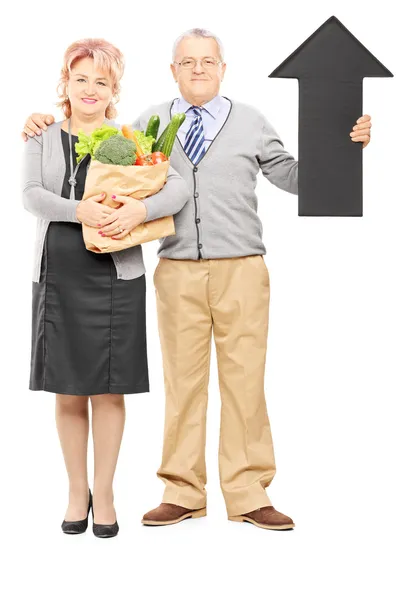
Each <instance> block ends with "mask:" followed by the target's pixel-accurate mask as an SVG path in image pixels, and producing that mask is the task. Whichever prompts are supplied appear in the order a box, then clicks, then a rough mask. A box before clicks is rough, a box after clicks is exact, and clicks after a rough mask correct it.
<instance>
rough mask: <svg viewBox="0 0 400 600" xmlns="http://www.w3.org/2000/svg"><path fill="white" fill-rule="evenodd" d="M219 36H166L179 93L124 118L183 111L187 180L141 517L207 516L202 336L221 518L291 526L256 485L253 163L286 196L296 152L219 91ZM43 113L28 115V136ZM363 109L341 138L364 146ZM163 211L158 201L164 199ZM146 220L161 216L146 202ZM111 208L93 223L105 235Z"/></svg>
mask: <svg viewBox="0 0 400 600" xmlns="http://www.w3.org/2000/svg"><path fill="white" fill-rule="evenodd" d="M225 69H226V64H225V63H224V61H223V51H222V47H221V44H220V42H219V40H218V38H216V37H215V36H214V35H213V34H211V33H209V32H207V31H204V30H200V29H194V30H190V31H188V32H186V33H185V34H183V35H182V36H181V37H180V38H178V40H177V42H176V43H175V45H174V50H173V63H172V64H171V70H172V74H173V76H174V79H175V81H176V82H177V83H178V86H179V90H180V93H181V97H180V98H177V99H175V100H174V101H173V102H167V103H164V104H161V105H159V106H153V107H151V108H150V109H149V110H147V111H146V112H145V113H143V114H142V115H141V117H140V118H139V119H138V120H137V121H136V122H135V123H134V128H137V129H142V130H143V129H145V128H146V125H147V122H148V119H149V117H150V116H151V115H152V114H154V113H157V114H159V115H160V118H161V130H162V129H163V128H164V127H165V125H166V123H167V122H168V121H169V119H170V117H171V115H173V114H174V113H176V112H185V113H186V117H187V118H186V120H185V122H184V124H183V126H182V127H181V129H180V131H179V133H178V137H179V141H177V142H176V144H175V147H174V150H173V153H172V156H171V164H172V166H173V167H174V168H175V169H176V170H177V171H178V173H179V174H180V175H181V176H182V177H183V178H184V179H185V180H186V182H187V184H188V186H189V189H190V192H191V198H192V201H189V202H187V204H186V205H185V207H184V208H183V209H182V210H181V212H180V213H178V214H177V215H175V226H176V235H175V236H171V237H167V238H165V239H163V240H162V241H161V246H160V249H159V252H158V254H159V256H160V262H159V264H158V266H157V269H156V272H155V274H154V283H155V287H156V295H157V311H158V321H159V332H160V340H161V348H162V354H163V365H164V378H165V390H166V409H165V432H164V448H163V457H162V464H161V466H160V468H159V470H158V476H159V477H160V478H161V479H162V480H163V481H164V482H165V485H166V488H165V493H164V497H163V502H162V503H161V504H160V506H159V507H158V508H156V509H154V510H152V511H150V512H149V513H147V514H146V515H144V517H143V520H142V522H143V523H144V524H148V525H168V524H173V523H178V522H180V521H182V520H183V519H187V518H189V517H194V518H195V517H202V516H205V514H206V490H205V484H206V466H205V432H206V409H207V397H208V376H209V365H210V344H211V335H212V332H213V333H214V339H215V344H216V350H217V360H218V374H219V384H220V391H221V400H222V412H221V432H220V448H219V467H220V480H221V488H222V492H223V495H224V499H225V503H226V508H227V514H228V518H229V519H231V520H234V521H248V522H250V523H253V524H254V525H256V526H258V527H262V528H265V529H291V528H293V527H294V523H293V521H292V519H291V518H290V517H287V516H286V515H284V514H282V513H279V512H278V511H276V510H275V509H274V508H273V506H272V504H271V502H270V500H269V498H268V496H267V495H266V493H265V488H266V487H268V486H269V484H270V483H271V481H272V478H273V476H274V474H275V460H274V451H273V444H272V438H271V432H270V425H269V420H268V415H267V411H266V405H265V397H264V371H265V356H266V343H267V333H268V308H269V292H270V290H269V275H268V270H267V267H266V265H265V263H264V259H263V257H262V255H263V254H265V247H264V245H263V242H262V237H261V231H262V228H261V222H260V220H259V218H258V216H257V213H256V207H257V198H256V195H255V191H254V190H255V186H256V176H257V173H258V171H259V169H261V170H262V172H263V174H264V175H265V176H266V177H267V178H268V179H269V180H270V181H271V182H272V183H274V184H275V185H277V186H278V187H279V188H281V189H284V190H286V191H288V192H290V193H293V194H296V193H297V170H298V169H297V167H298V165H297V161H295V160H294V158H293V157H292V156H291V155H290V154H289V153H288V152H287V151H286V150H285V149H284V147H283V145H282V142H281V141H280V139H279V137H278V135H277V134H276V132H275V131H274V129H273V128H272V127H271V125H270V124H269V123H268V121H267V120H266V119H265V118H264V117H263V115H262V114H261V113H260V112H259V111H257V110H256V109H254V108H253V107H250V106H247V105H244V104H240V103H238V102H233V101H230V100H229V99H227V98H225V97H223V96H220V95H219V90H220V84H221V82H222V80H223V77H224V74H225ZM52 120H53V118H52V117H51V116H48V115H47V116H43V115H33V116H32V118H31V119H29V120H28V121H27V124H26V127H25V129H24V132H25V134H28V135H34V133H36V132H37V131H38V128H39V127H43V128H45V127H46V125H45V122H44V121H46V122H47V123H48V124H49V123H51V122H52ZM370 128H371V121H370V117H369V116H368V115H366V116H364V117H361V118H360V119H358V121H357V123H356V125H355V126H354V127H353V131H352V132H351V133H350V137H351V139H352V141H354V142H362V143H363V146H364V147H365V146H366V145H367V144H368V143H369V140H370ZM164 208H166V207H164ZM146 209H147V217H145V216H144V217H143V218H146V220H152V219H155V218H158V217H159V216H162V214H161V211H162V209H161V207H159V206H157V204H156V201H154V202H152V199H151V198H148V199H147V200H146ZM117 213H118V211H116V212H115V213H114V215H112V216H111V217H109V218H108V219H105V220H104V222H103V223H101V231H103V232H104V233H105V234H106V235H112V234H113V232H115V224H114V225H113V223H114V221H115V219H116V218H117V216H116V215H117Z"/></svg>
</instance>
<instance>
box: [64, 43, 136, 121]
mask: <svg viewBox="0 0 400 600" xmlns="http://www.w3.org/2000/svg"><path fill="white" fill-rule="evenodd" d="M83 58H93V60H94V67H95V69H99V70H100V71H103V72H104V73H108V74H109V76H110V78H111V85H112V95H113V101H111V102H110V104H109V105H108V106H107V108H106V117H107V119H112V118H114V117H115V116H116V114H117V111H116V110H115V106H114V105H115V104H116V103H117V102H118V101H119V93H120V91H121V87H120V80H121V77H122V75H123V73H124V67H125V63H124V57H123V54H122V52H120V50H118V48H116V47H115V46H113V45H112V44H110V43H109V42H106V40H103V39H101V38H86V39H84V40H79V41H77V42H74V43H73V44H71V45H70V46H69V47H68V48H67V50H66V52H65V54H64V63H63V66H62V69H61V77H60V81H59V83H58V86H57V93H58V97H59V98H60V102H57V106H59V107H60V108H61V110H62V111H63V113H64V115H65V116H66V118H67V119H68V118H69V117H70V116H71V102H70V100H69V98H68V95H67V85H68V81H69V78H70V74H71V69H72V67H73V66H74V63H76V61H78V60H81V59H83Z"/></svg>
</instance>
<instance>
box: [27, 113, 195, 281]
mask: <svg viewBox="0 0 400 600" xmlns="http://www.w3.org/2000/svg"><path fill="white" fill-rule="evenodd" d="M61 125H62V121H60V122H58V123H55V124H54V125H51V126H50V127H48V129H47V131H43V132H42V135H40V136H35V137H34V138H29V139H28V141H27V142H26V143H25V156H24V169H23V194H22V195H23V203H24V207H25V208H26V209H27V210H28V211H29V212H31V213H32V214H34V215H35V216H36V217H37V235H36V244H35V251H34V269H33V281H36V282H38V281H39V278H40V267H41V259H42V254H43V245H44V241H45V238H46V232H47V229H48V226H49V224H50V222H51V221H69V222H73V223H79V220H78V219H77V217H76V207H77V206H78V204H79V201H77V200H76V201H75V200H70V199H69V198H63V197H62V196H61V191H62V186H63V182H64V177H65V170H66V169H65V157H64V151H63V146H62V141H61ZM188 200H189V195H188V188H187V185H186V184H185V182H184V181H183V179H182V178H181V177H180V176H179V175H178V174H177V173H176V171H175V170H174V169H173V168H171V167H170V169H169V172H168V179H167V183H166V184H165V186H164V188H163V189H162V190H161V191H160V192H158V193H157V194H155V195H154V196H153V197H152V202H151V206H149V207H148V209H147V211H148V212H147V218H146V221H152V220H154V219H158V218H160V217H164V216H168V215H174V214H175V213H177V212H179V211H180V210H181V209H182V207H183V206H184V204H185V203H186V202H187V201H188ZM144 203H145V204H146V203H147V200H144ZM110 254H111V256H112V258H113V260H114V264H115V267H116V271H117V277H118V279H135V278H136V277H139V276H140V275H142V274H143V273H144V272H145V267H144V263H143V256H142V247H141V246H134V247H133V248H127V249H126V250H121V251H120V252H111V253H110Z"/></svg>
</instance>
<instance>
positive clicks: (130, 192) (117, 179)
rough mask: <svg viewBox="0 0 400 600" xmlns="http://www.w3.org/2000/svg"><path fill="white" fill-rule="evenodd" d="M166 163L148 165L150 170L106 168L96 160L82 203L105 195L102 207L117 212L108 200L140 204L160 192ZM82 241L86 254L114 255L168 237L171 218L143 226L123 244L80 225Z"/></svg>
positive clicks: (90, 171) (173, 232) (89, 175)
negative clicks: (123, 198)
mask: <svg viewBox="0 0 400 600" xmlns="http://www.w3.org/2000/svg"><path fill="white" fill-rule="evenodd" d="M168 169H169V161H166V162H162V163H159V164H157V165H151V166H149V167H141V166H134V165H133V166H129V167H123V166H119V165H105V164H103V163H101V162H99V161H97V160H92V161H91V163H90V166H89V170H88V173H87V177H86V184H85V193H84V195H83V198H82V200H86V199H87V198H90V197H91V196H96V195H97V194H101V193H102V192H105V193H106V197H105V199H104V200H103V201H102V204H107V206H111V207H112V208H119V206H120V204H119V203H118V202H114V200H112V199H111V196H112V195H113V194H115V195H116V196H118V195H119V196H131V197H132V198H136V200H143V199H144V198H147V197H148V196H152V195H153V194H156V193H157V192H159V191H160V190H161V189H162V188H163V187H164V184H165V182H166V180H167V174H168ZM82 231H83V239H84V242H85V245H86V248H87V250H91V251H92V252H96V253H98V254H100V253H103V252H117V251H118V250H125V248H131V247H132V246H138V245H139V244H144V243H145V242H151V241H152V240H158V239H159V238H162V237H166V236H167V235H174V234H175V226H174V219H173V217H163V218H162V219H156V220H154V221H149V222H148V223H142V224H141V225H139V226H138V227H136V228H135V229H134V230H133V231H131V232H130V233H128V235H126V236H125V237H124V238H123V239H122V240H113V239H111V238H110V237H102V236H101V235H99V233H98V229H96V228H95V227H89V226H88V225H84V224H82Z"/></svg>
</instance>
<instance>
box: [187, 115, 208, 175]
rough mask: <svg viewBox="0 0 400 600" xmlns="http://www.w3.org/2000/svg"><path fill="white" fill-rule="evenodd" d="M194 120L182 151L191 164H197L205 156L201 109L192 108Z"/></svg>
mask: <svg viewBox="0 0 400 600" xmlns="http://www.w3.org/2000/svg"><path fill="white" fill-rule="evenodd" d="M192 109H193V112H194V114H195V118H194V119H193V121H192V124H191V126H190V129H189V131H188V132H187V134H186V137H185V146H184V148H183V149H184V151H185V152H186V154H187V156H188V158H189V159H190V160H191V161H192V163H193V164H195V165H196V164H197V163H198V162H199V160H200V159H201V158H202V157H203V156H204V154H205V151H206V150H205V140H204V130H203V119H202V117H201V108H200V107H199V106H192Z"/></svg>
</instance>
